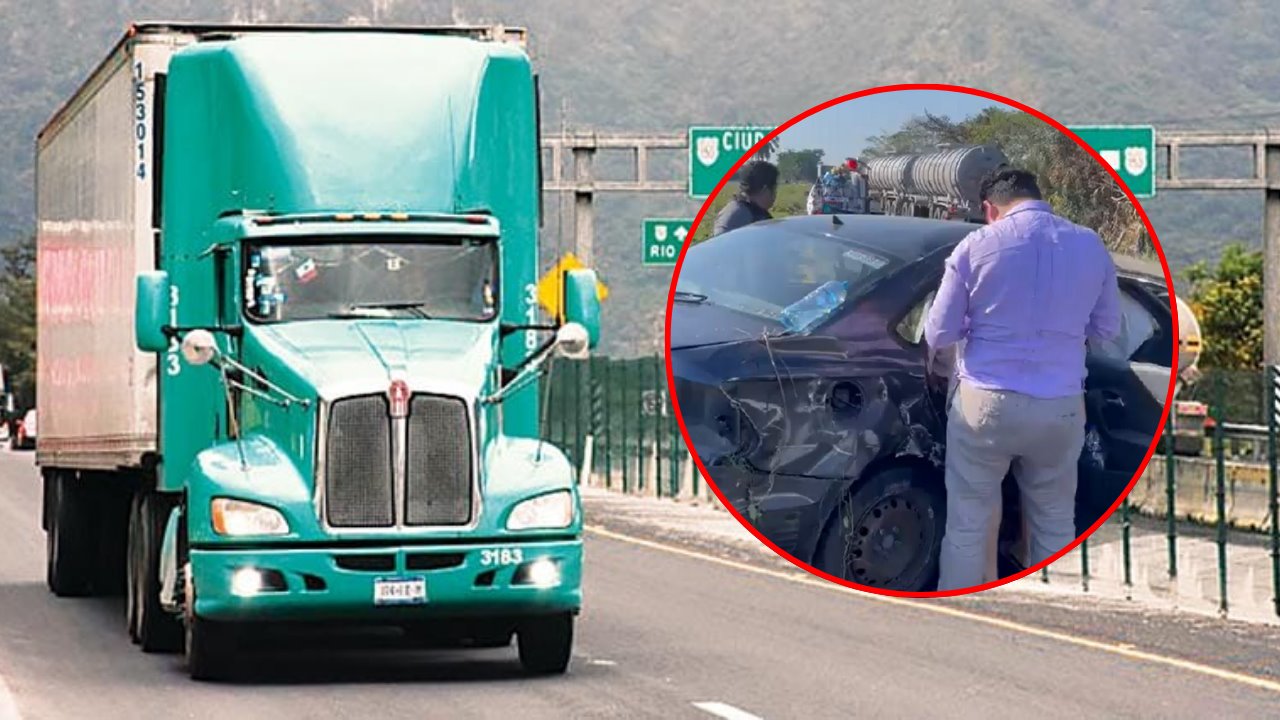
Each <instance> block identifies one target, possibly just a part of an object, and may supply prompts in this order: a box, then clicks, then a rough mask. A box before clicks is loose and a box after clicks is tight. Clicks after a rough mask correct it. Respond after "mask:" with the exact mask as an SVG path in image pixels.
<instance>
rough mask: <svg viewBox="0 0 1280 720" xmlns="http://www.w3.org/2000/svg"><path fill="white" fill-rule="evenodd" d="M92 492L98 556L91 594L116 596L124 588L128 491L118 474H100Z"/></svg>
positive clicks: (130, 493) (129, 492) (127, 530)
mask: <svg viewBox="0 0 1280 720" xmlns="http://www.w3.org/2000/svg"><path fill="white" fill-rule="evenodd" d="M97 482H99V483H100V484H101V487H100V488H99V489H98V490H97V492H96V493H95V498H94V504H95V506H96V507H97V508H98V509H97V513H98V523H99V526H98V556H97V567H96V569H95V572H94V583H93V584H94V594H95V595H110V596H118V595H121V594H123V593H124V591H125V585H126V581H125V577H126V576H125V564H126V562H127V561H126V559H125V558H126V553H127V551H128V537H129V502H130V500H131V499H132V498H133V493H132V492H131V491H126V489H125V488H123V487H121V485H122V482H121V480H120V478H118V477H114V476H103V477H100V478H99V479H98V480H97Z"/></svg>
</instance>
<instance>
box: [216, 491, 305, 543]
mask: <svg viewBox="0 0 1280 720" xmlns="http://www.w3.org/2000/svg"><path fill="white" fill-rule="evenodd" d="M211 509H212V515H213V529H214V531H215V532H217V533H218V534H219V535H231V536H233V537H239V536H241V535H287V534H288V533H289V523H288V522H287V521H286V520H285V519H284V515H281V514H280V511H279V510H276V509H274V508H269V507H267V506H266V505H259V504H258V503H251V502H246V501H244V500H232V499H231V498H214V501H213V504H212V508H211Z"/></svg>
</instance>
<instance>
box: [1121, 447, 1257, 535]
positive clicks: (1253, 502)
mask: <svg viewBox="0 0 1280 720" xmlns="http://www.w3.org/2000/svg"><path fill="white" fill-rule="evenodd" d="M1165 462H1166V460H1165V458H1163V457H1153V458H1151V462H1150V463H1149V464H1148V465H1147V469H1146V471H1145V472H1144V473H1143V474H1142V477H1140V478H1138V482H1137V484H1135V485H1134V488H1133V492H1132V493H1131V494H1130V495H1129V502H1130V504H1131V505H1132V506H1133V507H1134V508H1135V509H1137V510H1138V511H1139V512H1142V513H1144V514H1147V515H1155V516H1158V517H1165V516H1166V515H1167V514H1168V512H1167V511H1168V495H1167V484H1166V476H1165V468H1166V467H1167V466H1166V465H1165ZM1174 473H1175V493H1174V514H1175V515H1176V516H1177V517H1178V518H1181V519H1187V520H1191V521H1193V522H1198V523H1205V524H1215V523H1217V521H1218V499H1217V488H1218V481H1217V467H1216V465H1215V463H1214V461H1213V460H1212V459H1211V458H1183V457H1180V458H1174ZM1268 481H1269V476H1268V468H1267V466H1266V465H1258V464H1255V463H1241V462H1228V463H1226V510H1227V523H1228V524H1229V525H1231V526H1232V527H1235V528H1238V529H1241V530H1253V531H1262V530H1270V528H1271V518H1270V513H1271V509H1270V497H1271V496H1270V490H1269V487H1268Z"/></svg>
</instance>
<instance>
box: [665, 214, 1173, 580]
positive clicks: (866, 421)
mask: <svg viewBox="0 0 1280 720" xmlns="http://www.w3.org/2000/svg"><path fill="white" fill-rule="evenodd" d="M973 229H974V226H973V225H971V224H968V223H959V222H949V221H944V220H929V219H919V218H903V217H883V216H875V215H856V216H834V217H832V216H809V217H795V218H786V219H782V220H773V221H767V222H763V223H757V224H754V225H750V226H747V227H745V228H741V229H738V230H735V231H732V232H729V233H725V234H723V235H720V236H717V237H715V238H712V239H710V240H708V241H706V242H703V243H700V244H698V245H695V246H693V247H691V248H690V249H689V250H688V252H687V253H686V256H685V259H684V263H683V266H682V268H681V272H680V276H679V278H678V280H677V282H676V288H675V291H674V303H673V307H672V312H671V326H670V336H669V356H670V362H671V370H672V373H673V377H674V379H675V385H674V395H675V401H676V402H677V404H678V407H679V410H680V414H681V417H682V418H683V420H684V424H685V429H686V430H687V432H688V437H689V440H690V442H691V444H692V447H691V448H690V449H691V450H693V451H694V452H695V453H696V454H697V455H698V457H699V459H700V460H701V461H702V463H703V465H704V466H705V467H706V468H707V470H708V472H709V473H710V476H711V480H712V481H713V482H714V484H715V486H716V487H717V488H718V489H719V490H720V492H721V493H722V494H723V496H724V497H725V499H726V500H727V501H728V502H729V503H730V504H731V505H732V507H733V509H734V510H736V511H737V513H738V514H739V515H740V516H741V517H742V518H744V519H745V520H746V521H747V522H749V523H751V525H752V526H754V527H755V528H756V529H757V530H758V531H759V532H760V534H762V535H763V536H764V537H766V538H768V539H769V540H770V541H771V542H772V543H774V544H775V545H777V546H778V547H779V548H781V549H782V550H783V551H785V552H786V553H788V554H790V555H791V556H793V557H794V558H796V559H798V560H800V561H802V562H805V563H807V564H809V565H811V566H813V567H816V568H818V569H820V570H822V571H824V572H827V573H829V574H831V575H834V576H836V577H841V578H844V579H847V580H849V581H852V582H855V583H858V584H860V585H867V586H872V587H878V588H885V589H893V590H903V591H916V592H927V591H932V590H934V589H935V588H936V585H937V573H938V553H939V548H940V545H941V541H942V535H943V532H944V529H945V522H946V521H945V514H946V497H945V487H944V483H943V467H944V452H945V447H944V445H945V439H946V412H945V406H946V402H947V397H948V390H949V387H950V386H951V385H952V384H953V382H952V377H951V372H952V369H951V367H950V364H949V363H948V362H946V361H945V357H944V358H943V360H944V361H943V362H938V361H936V360H935V362H933V363H932V364H931V363H929V362H928V355H929V353H928V349H927V348H926V346H925V344H924V341H923V327H924V318H925V316H926V314H927V312H928V309H929V306H930V303H931V302H932V300H933V295H934V292H935V291H936V289H937V287H938V284H939V282H940V281H941V278H942V274H943V267H944V261H945V260H946V258H947V256H948V255H949V254H950V253H951V251H952V249H953V248H954V247H955V246H956V244H957V243H959V242H960V240H962V239H963V238H964V237H965V235H967V234H968V233H969V232H971V231H973ZM1116 265H1117V270H1118V273H1119V280H1120V289H1121V296H1122V298H1121V300H1122V304H1123V316H1124V320H1123V327H1122V330H1121V333H1120V335H1119V337H1117V338H1115V339H1114V340H1112V341H1110V342H1108V343H1105V344H1091V345H1090V347H1089V352H1088V356H1087V357H1088V361H1087V362H1088V380H1087V381H1086V406H1087V408H1088V424H1087V434H1086V442H1085V446H1084V448H1083V450H1082V452H1081V458H1080V468H1081V474H1080V479H1079V485H1078V492H1077V498H1076V526H1077V531H1078V532H1084V531H1085V530H1087V529H1088V528H1089V527H1091V526H1092V525H1093V524H1094V523H1095V522H1096V521H1097V520H1098V519H1100V518H1101V517H1102V516H1103V514H1105V513H1106V511H1107V510H1108V509H1110V508H1111V506H1112V505H1113V504H1114V503H1115V502H1116V500H1117V498H1118V497H1119V496H1120V494H1121V493H1122V492H1123V491H1124V488H1125V487H1126V486H1127V485H1128V484H1129V481H1130V480H1131V479H1132V477H1133V475H1134V473H1135V472H1136V471H1137V470H1138V468H1139V467H1140V465H1141V464H1142V461H1143V459H1144V458H1145V457H1146V454H1147V451H1148V449H1149V448H1150V446H1151V443H1152V440H1153V437H1154V436H1155V434H1156V432H1157V430H1158V429H1159V427H1160V421H1161V415H1162V410H1163V405H1164V401H1165V398H1166V395H1167V393H1168V389H1169V380H1170V373H1171V372H1172V367H1173V361H1174V359H1175V356H1174V348H1175V343H1174V325H1173V319H1172V314H1171V312H1170V294H1169V290H1168V288H1167V286H1166V284H1165V278H1164V275H1163V272H1162V271H1161V268H1160V266H1159V265H1158V264H1155V263H1147V262H1143V261H1138V260H1133V259H1129V258H1121V257H1117V258H1116ZM943 355H945V354H943ZM1019 506H1020V503H1019V499H1018V495H1017V486H1016V483H1014V482H1013V481H1012V478H1006V483H1005V503H1004V509H1003V514H1002V521H1001V526H1000V536H999V538H998V543H999V556H1000V568H999V572H1000V575H1001V576H1002V577H1004V576H1008V575H1010V574H1013V573H1016V572H1018V571H1020V570H1022V569H1023V567H1022V564H1021V562H1020V558H1021V557H1022V552H1021V549H1022V547H1023V542H1024V541H1025V536H1026V533H1025V528H1024V527H1023V523H1022V520H1021V513H1020V512H1019ZM993 541H996V539H993Z"/></svg>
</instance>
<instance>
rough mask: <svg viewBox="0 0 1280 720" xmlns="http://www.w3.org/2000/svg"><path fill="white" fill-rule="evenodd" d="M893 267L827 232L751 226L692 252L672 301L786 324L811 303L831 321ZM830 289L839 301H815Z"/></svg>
mask: <svg viewBox="0 0 1280 720" xmlns="http://www.w3.org/2000/svg"><path fill="white" fill-rule="evenodd" d="M893 264H894V263H893V261H892V260H891V259H890V258H889V257H887V256H885V255H882V254H880V253H877V252H875V251H873V250H871V249H870V248H867V247H865V246H862V245H855V244H853V243H851V242H848V241H846V240H841V239H840V238H836V237H833V236H830V235H794V234H783V233H777V232H770V231H768V229H766V228H751V229H749V230H748V231H746V232H741V231H739V232H731V233H726V234H724V235H721V236H718V237H715V238H712V239H710V240H708V241H706V242H703V243H700V244H698V245H694V246H693V247H691V248H689V251H688V252H687V253H686V254H685V259H684V265H683V266H682V267H681V268H680V280H679V283H678V284H677V286H676V297H675V299H676V301H678V302H694V303H702V302H706V303H711V304H715V305H719V306H721V307H725V308H729V309H731V310H736V311H738V312H742V313H746V314H748V315H752V316H755V317H758V318H762V319H766V320H770V321H774V322H777V323H779V324H783V323H784V320H786V319H787V318H788V317H789V316H790V315H792V314H795V313H796V312H797V311H801V312H806V313H807V312H809V311H810V310H811V308H809V305H814V304H815V303H816V304H817V306H819V307H823V308H825V314H826V315H827V316H829V315H830V314H832V313H834V311H835V310H836V309H837V307H838V306H839V305H840V304H843V303H846V302H848V301H849V300H850V299H852V298H854V297H856V296H858V295H860V294H861V293H862V292H863V291H865V290H866V289H867V287H868V286H869V285H870V283H871V282H872V281H874V280H876V279H878V278H879V277H880V276H881V275H883V274H884V273H886V272H889V271H891V270H892V267H893ZM827 288H832V289H834V292H833V295H832V297H833V298H834V300H827V301H826V304H825V305H823V303H822V301H821V300H818V299H817V298H816V297H810V296H811V294H814V295H822V294H823V291H825V290H826V289H827ZM815 291H819V292H817V293H815ZM832 303H835V304H836V306H835V307H832V306H831V305H832ZM788 310H790V312H784V311H788ZM786 324H787V325H788V326H790V325H791V323H786ZM813 324H814V323H807V324H806V327H812V326H813Z"/></svg>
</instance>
